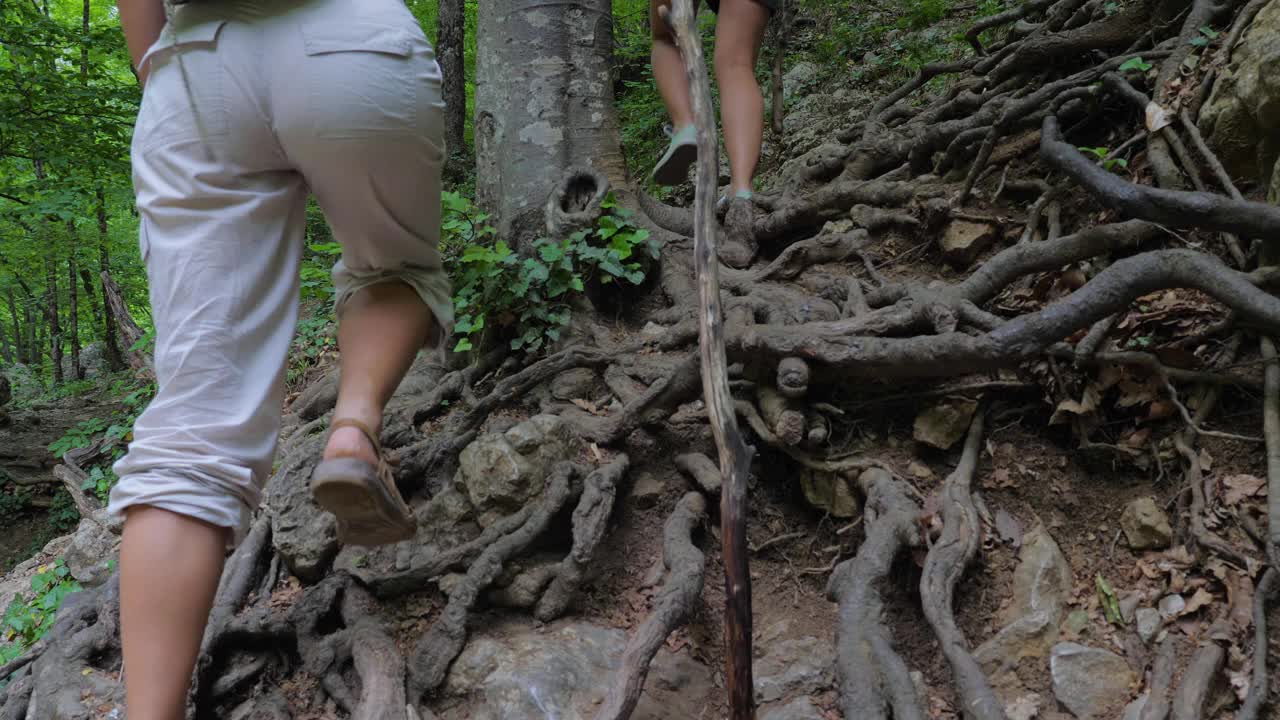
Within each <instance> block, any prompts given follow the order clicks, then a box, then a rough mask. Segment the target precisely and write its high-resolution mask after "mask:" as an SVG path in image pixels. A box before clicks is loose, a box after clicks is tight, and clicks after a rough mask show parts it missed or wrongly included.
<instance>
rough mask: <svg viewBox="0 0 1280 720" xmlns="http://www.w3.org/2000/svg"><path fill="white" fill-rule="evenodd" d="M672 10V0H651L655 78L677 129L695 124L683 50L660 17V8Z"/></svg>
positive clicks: (650, 24) (650, 14)
mask: <svg viewBox="0 0 1280 720" xmlns="http://www.w3.org/2000/svg"><path fill="white" fill-rule="evenodd" d="M663 7H666V8H670V7H671V0H651V2H650V3H649V26H650V27H651V28H652V29H653V50H652V52H651V54H650V57H651V60H652V62H653V79H654V82H656V83H657V84H658V93H659V94H661V95H662V103H663V104H664V105H666V106H667V114H668V115H670V116H671V125H672V126H673V127H674V128H675V129H676V130H680V129H681V128H684V127H687V126H689V125H692V124H693V106H692V104H691V102H692V101H691V100H690V99H689V77H688V76H687V75H686V74H685V69H684V60H682V59H681V58H680V48H678V47H676V40H675V38H674V37H673V36H672V35H671V28H670V26H668V25H667V22H666V20H663V19H662V16H661V15H660V14H659V8H663Z"/></svg>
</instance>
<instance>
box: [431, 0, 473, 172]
mask: <svg viewBox="0 0 1280 720" xmlns="http://www.w3.org/2000/svg"><path fill="white" fill-rule="evenodd" d="M465 6H466V3H465V0H440V9H439V13H438V14H437V16H436V37H437V41H436V57H438V58H439V59H440V72H441V73H442V74H443V75H444V108H445V109H444V113H445V116H444V137H445V141H446V143H448V149H449V156H450V158H454V157H459V156H465V154H466V153H465V151H466V134H465V129H466V126H467V78H466V72H467V71H466V65H465V64H464V62H463V59H464V57H465V54H464V53H465V50H466V44H465V43H466V27H467V26H466V22H465V20H466V12H465Z"/></svg>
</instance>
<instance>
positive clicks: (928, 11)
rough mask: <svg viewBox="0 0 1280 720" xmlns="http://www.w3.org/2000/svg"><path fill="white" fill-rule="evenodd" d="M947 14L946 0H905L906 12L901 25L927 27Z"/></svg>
mask: <svg viewBox="0 0 1280 720" xmlns="http://www.w3.org/2000/svg"><path fill="white" fill-rule="evenodd" d="M946 14H947V0H907V3H906V13H905V15H903V18H902V20H901V23H900V24H901V25H903V26H905V27H908V28H911V29H912V30H919V29H921V28H925V27H928V26H930V25H932V24H934V23H936V22H938V21H939V20H941V19H942V18H944V17H946Z"/></svg>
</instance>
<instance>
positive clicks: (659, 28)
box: [649, 0, 676, 45]
mask: <svg viewBox="0 0 1280 720" xmlns="http://www.w3.org/2000/svg"><path fill="white" fill-rule="evenodd" d="M663 8H666V9H667V10H670V9H671V0H650V2H649V31H650V34H651V36H652V37H653V41H654V42H655V43H666V44H668V45H675V44H676V39H675V38H674V37H673V36H672V35H671V27H670V26H669V25H667V21H666V20H665V19H664V18H663V17H662V11H663Z"/></svg>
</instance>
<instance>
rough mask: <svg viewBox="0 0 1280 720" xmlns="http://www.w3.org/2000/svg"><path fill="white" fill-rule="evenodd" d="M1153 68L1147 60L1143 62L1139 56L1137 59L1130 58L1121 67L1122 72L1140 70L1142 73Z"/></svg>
mask: <svg viewBox="0 0 1280 720" xmlns="http://www.w3.org/2000/svg"><path fill="white" fill-rule="evenodd" d="M1153 67H1155V66H1154V65H1152V64H1151V63H1149V62H1147V61H1146V60H1143V59H1142V56H1141V55H1139V56H1137V57H1133V58H1129V59H1128V60H1126V61H1125V62H1124V64H1123V65H1121V66H1120V72H1126V71H1128V70H1139V71H1141V72H1146V71H1148V70H1150V69H1151V68H1153Z"/></svg>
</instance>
